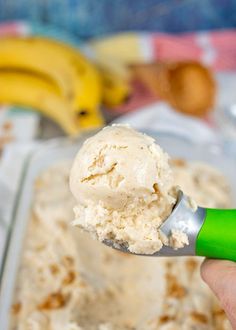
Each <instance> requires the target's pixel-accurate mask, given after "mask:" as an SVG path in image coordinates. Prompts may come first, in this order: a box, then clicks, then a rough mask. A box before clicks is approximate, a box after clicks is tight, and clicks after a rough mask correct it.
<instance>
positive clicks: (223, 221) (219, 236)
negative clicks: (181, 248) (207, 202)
mask: <svg viewBox="0 0 236 330" xmlns="http://www.w3.org/2000/svg"><path fill="white" fill-rule="evenodd" d="M196 254H197V255H198V256H206V257H209V258H216V259H228V260H233V261H236V209H235V210H221V209H206V217H205V220H204V222H203V225H202V227H201V229H200V231H199V233H198V236H197V241H196Z"/></svg>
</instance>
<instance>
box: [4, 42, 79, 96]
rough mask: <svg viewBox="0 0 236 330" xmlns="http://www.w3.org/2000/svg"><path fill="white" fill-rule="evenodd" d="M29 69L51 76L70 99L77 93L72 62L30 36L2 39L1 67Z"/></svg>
mask: <svg viewBox="0 0 236 330" xmlns="http://www.w3.org/2000/svg"><path fill="white" fill-rule="evenodd" d="M5 68H6V69H15V70H28V71H32V72H36V73H37V74H42V75H45V76H47V77H50V78H51V79H53V80H54V82H55V83H56V84H57V85H58V86H59V88H60V90H61V93H62V94H63V95H64V96H65V98H66V99H68V100H73V97H74V94H75V84H76V83H75V79H76V77H75V72H74V69H73V67H72V65H71V64H70V63H68V61H67V60H66V59H65V58H63V57H62V56H60V54H59V55H58V54H56V53H55V51H53V52H52V51H51V50H50V49H48V48H47V47H42V46H41V45H40V47H39V45H37V44H34V43H32V42H31V39H30V38H2V39H0V69H5Z"/></svg>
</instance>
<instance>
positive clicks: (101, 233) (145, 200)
mask: <svg viewBox="0 0 236 330" xmlns="http://www.w3.org/2000/svg"><path fill="white" fill-rule="evenodd" d="M168 159H169V156H168V155H167V154H166V153H165V152H164V151H163V150H162V149H161V147H160V146H159V145H158V144H156V141H155V140H154V139H153V138H151V137H150V136H148V135H145V134H143V133H141V132H137V131H135V130H134V129H132V128H131V127H128V126H124V125H115V126H108V127H105V128H104V129H102V130H101V131H100V132H98V133H97V134H95V135H94V136H92V137H90V138H89V139H88V140H87V141H85V143H84V144H83V146H82V147H81V148H80V150H79V151H78V154H77V156H76V157H75V160H74V163H73V166H72V169H71V173H70V189H71V192H72V194H73V195H74V197H75V199H76V205H75V207H74V214H75V219H74V221H73V225H75V226H78V227H80V228H82V229H84V230H86V231H88V232H89V233H90V234H91V235H93V236H94V237H95V238H97V239H99V240H100V241H104V240H105V239H108V240H109V239H112V240H113V241H115V242H116V243H121V242H127V243H128V245H129V251H131V252H134V253H147V254H149V253H150V254H151V253H154V252H156V251H158V250H160V249H161V248H162V246H163V244H165V242H166V239H167V238H166V237H164V235H162V233H161V232H160V231H159V227H160V225H161V224H162V222H163V221H164V220H165V219H166V218H167V217H168V215H169V214H170V213H171V211H172V208H173V206H174V205H175V203H176V197H177V194H176V190H175V188H174V183H173V175H172V170H171V167H170V166H169V163H168Z"/></svg>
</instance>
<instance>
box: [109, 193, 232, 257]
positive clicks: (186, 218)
mask: <svg viewBox="0 0 236 330" xmlns="http://www.w3.org/2000/svg"><path fill="white" fill-rule="evenodd" d="M160 229H161V231H162V232H163V233H164V234H165V235H166V236H167V237H169V236H170V235H171V234H172V232H173V231H178V232H183V233H185V234H186V235H187V236H188V240H189V244H188V245H185V246H184V247H183V248H181V249H173V248H172V247H170V246H163V247H162V249H161V250H160V251H158V252H156V253H154V254H150V255H151V256H156V257H158V256H205V257H209V258H216V259H228V260H233V261H236V209H228V210H226V209H213V208H203V207H197V209H194V208H192V207H191V203H190V200H189V197H187V196H185V195H184V194H183V192H182V191H179V193H178V198H177V202H176V204H175V206H174V208H173V210H172V212H171V214H170V215H169V217H168V218H167V219H166V220H165V221H164V222H163V224H162V225H161V227H160ZM104 243H105V244H106V245H108V246H112V247H113V248H115V249H119V250H121V251H122V252H127V253H130V251H129V250H128V249H127V246H126V245H124V244H121V245H117V244H113V242H112V241H111V240H106V241H104ZM145 255H146V256H147V255H148V254H145Z"/></svg>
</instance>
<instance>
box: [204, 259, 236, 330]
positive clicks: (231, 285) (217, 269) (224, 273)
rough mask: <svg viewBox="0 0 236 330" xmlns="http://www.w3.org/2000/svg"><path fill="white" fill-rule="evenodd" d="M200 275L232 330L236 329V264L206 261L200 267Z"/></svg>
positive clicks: (224, 261)
mask: <svg viewBox="0 0 236 330" xmlns="http://www.w3.org/2000/svg"><path fill="white" fill-rule="evenodd" d="M201 275H202V278H203V280H204V281H205V282H206V283H207V284H208V286H209V287H210V288H211V289H212V291H213V292H214V293H215V295H216V296H217V297H218V298H219V300H220V304H221V306H222V308H223V309H224V310H225V312H226V314H227V316H228V318H229V320H230V322H231V325H232V327H233V329H236V263H234V262H232V261H227V260H211V259H206V260H205V261H204V262H203V264H202V267H201Z"/></svg>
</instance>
